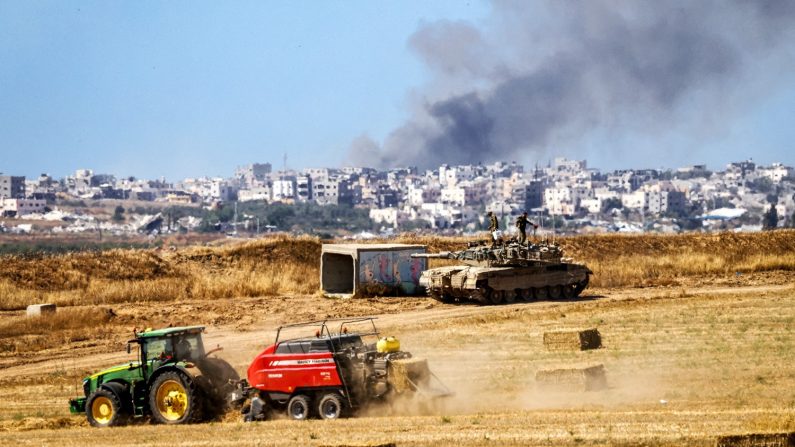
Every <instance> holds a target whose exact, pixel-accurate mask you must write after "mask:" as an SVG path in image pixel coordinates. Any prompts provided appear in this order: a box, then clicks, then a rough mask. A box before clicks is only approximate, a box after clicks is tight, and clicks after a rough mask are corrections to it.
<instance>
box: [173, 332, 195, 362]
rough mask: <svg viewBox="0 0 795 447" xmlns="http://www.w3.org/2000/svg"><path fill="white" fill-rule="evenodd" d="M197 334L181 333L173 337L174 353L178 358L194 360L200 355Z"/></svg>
mask: <svg viewBox="0 0 795 447" xmlns="http://www.w3.org/2000/svg"><path fill="white" fill-rule="evenodd" d="M199 341H200V340H199V336H198V335H183V336H179V337H176V338H175V342H176V345H175V348H176V349H175V353H174V354H175V355H176V357H177V358H178V359H179V360H195V359H197V358H198V357H200V356H201V353H200V352H199V350H200V346H201V344H200V343H199Z"/></svg>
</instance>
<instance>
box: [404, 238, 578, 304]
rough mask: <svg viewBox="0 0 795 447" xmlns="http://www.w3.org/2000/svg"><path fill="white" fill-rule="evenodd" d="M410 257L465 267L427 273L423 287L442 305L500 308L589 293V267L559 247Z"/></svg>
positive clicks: (474, 248)
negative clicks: (456, 303) (463, 303)
mask: <svg viewBox="0 0 795 447" xmlns="http://www.w3.org/2000/svg"><path fill="white" fill-rule="evenodd" d="M411 256H412V257H416V258H430V259H450V260H454V261H459V262H460V263H461V265H452V266H447V267H437V268H432V269H428V270H426V271H424V272H423V273H422V275H421V276H420V286H422V287H424V288H425V290H426V291H427V293H428V294H429V295H430V296H431V297H432V298H434V299H436V300H438V301H441V302H444V303H449V302H453V301H456V300H458V301H465V300H470V301H476V302H478V303H481V304H501V303H512V302H514V301H516V300H524V301H532V300H545V299H561V298H575V297H577V296H578V295H579V294H580V293H582V291H583V290H585V288H586V287H587V286H588V279H589V278H590V275H592V274H593V272H592V271H591V270H590V269H588V267H586V266H585V265H583V264H577V263H574V262H573V261H572V260H571V259H569V258H564V257H563V250H561V248H560V246H558V245H557V244H554V243H549V242H540V243H537V244H536V243H530V244H519V243H516V242H511V243H507V244H504V245H498V246H494V247H492V246H488V245H482V244H470V246H469V247H468V248H467V249H466V250H461V251H450V252H442V253H435V254H428V253H418V254H413V255H411Z"/></svg>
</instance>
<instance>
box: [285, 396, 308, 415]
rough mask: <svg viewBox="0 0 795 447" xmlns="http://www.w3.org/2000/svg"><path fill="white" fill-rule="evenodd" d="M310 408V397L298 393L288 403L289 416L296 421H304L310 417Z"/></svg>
mask: <svg viewBox="0 0 795 447" xmlns="http://www.w3.org/2000/svg"><path fill="white" fill-rule="evenodd" d="M309 409H310V406H309V397H308V396H305V395H303V394H297V395H295V396H293V397H292V398H291V399H290V401H289V402H288V403H287V416H289V417H290V419H295V420H296V421H303V420H304V419H307V418H308V417H309Z"/></svg>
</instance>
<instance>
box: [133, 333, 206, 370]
mask: <svg viewBox="0 0 795 447" xmlns="http://www.w3.org/2000/svg"><path fill="white" fill-rule="evenodd" d="M203 331H204V327H202V326H190V327H179V328H166V329H159V330H156V331H152V330H149V331H144V332H139V333H136V338H135V339H133V340H130V341H129V342H127V343H128V344H127V350H128V352H129V351H130V348H131V346H132V345H133V344H136V343H137V344H138V345H139V346H140V356H141V360H140V363H141V365H144V371H143V374H144V376H147V377H148V376H149V375H151V374H152V373H153V372H154V371H155V370H156V369H158V368H160V367H161V366H163V365H165V364H169V363H173V364H179V363H183V364H186V363H187V364H189V363H195V362H200V361H201V360H202V359H204V357H205V352H204V343H203V342H202V336H201V334H202V332H203Z"/></svg>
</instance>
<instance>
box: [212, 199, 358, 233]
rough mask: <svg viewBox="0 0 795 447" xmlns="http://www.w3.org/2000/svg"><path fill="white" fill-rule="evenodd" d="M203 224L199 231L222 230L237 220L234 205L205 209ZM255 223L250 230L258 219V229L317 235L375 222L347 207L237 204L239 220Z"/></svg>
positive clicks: (347, 229) (310, 204) (356, 229)
mask: <svg viewBox="0 0 795 447" xmlns="http://www.w3.org/2000/svg"><path fill="white" fill-rule="evenodd" d="M203 211H204V215H203V216H202V225H201V227H200V228H199V231H203V232H212V231H220V230H221V229H222V228H223V226H224V225H223V224H230V223H233V222H234V219H235V206H234V204H233V203H229V204H224V205H222V206H220V207H218V208H215V209H212V210H203ZM246 220H247V221H249V222H251V223H253V226H252V225H250V227H249V231H256V225H257V220H259V226H260V228H261V229H264V227H265V226H268V225H270V226H274V227H276V229H277V230H279V231H294V232H302V233H310V234H317V233H321V232H325V233H336V232H338V231H339V230H343V231H353V232H356V231H363V230H370V229H372V227H373V223H372V221H371V220H370V214H369V210H367V209H362V208H353V207H351V206H345V205H325V206H321V205H316V204H312V203H298V204H292V205H288V204H282V203H276V204H265V203H260V202H243V203H238V205H237V221H238V223H239V224H241V227H239V228H238V229H239V230H240V229H242V223H243V222H244V221H246Z"/></svg>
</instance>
